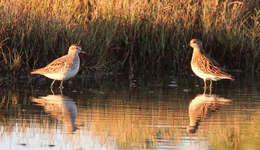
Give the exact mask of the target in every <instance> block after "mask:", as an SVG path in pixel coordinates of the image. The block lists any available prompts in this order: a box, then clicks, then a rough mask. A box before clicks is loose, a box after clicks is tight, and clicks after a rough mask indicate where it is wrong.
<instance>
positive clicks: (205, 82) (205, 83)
mask: <svg viewBox="0 0 260 150" xmlns="http://www.w3.org/2000/svg"><path fill="white" fill-rule="evenodd" d="M206 91H207V80H206V79H205V80H204V94H205V92H206Z"/></svg>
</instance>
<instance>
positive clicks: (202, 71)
mask: <svg viewBox="0 0 260 150" xmlns="http://www.w3.org/2000/svg"><path fill="white" fill-rule="evenodd" d="M190 46H191V47H192V48H193V54H192V59H191V69H192V71H193V72H194V73H195V74H196V75H197V76H198V77H200V78H201V79H203V80H204V92H205V90H206V88H207V80H210V91H211V88H212V80H213V81H217V80H221V79H230V80H234V78H233V77H232V76H231V75H230V74H228V73H226V72H225V71H224V70H223V69H221V68H220V67H218V66H219V65H218V63H217V62H216V61H215V60H214V59H212V58H210V57H209V56H207V55H206V54H205V52H204V50H203V47H202V42H201V41H200V40H198V39H192V40H191V41H190Z"/></svg>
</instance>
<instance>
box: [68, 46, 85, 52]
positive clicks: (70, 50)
mask: <svg viewBox="0 0 260 150" xmlns="http://www.w3.org/2000/svg"><path fill="white" fill-rule="evenodd" d="M69 53H83V54H85V53H86V52H85V51H82V48H81V46H79V45H77V44H72V45H71V46H70V48H69Z"/></svg>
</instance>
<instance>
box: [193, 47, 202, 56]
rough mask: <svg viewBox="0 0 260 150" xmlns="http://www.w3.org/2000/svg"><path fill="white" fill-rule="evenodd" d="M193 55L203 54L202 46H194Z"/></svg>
mask: <svg viewBox="0 0 260 150" xmlns="http://www.w3.org/2000/svg"><path fill="white" fill-rule="evenodd" d="M192 55H193V56H195V55H201V48H200V47H194V48H193V54H192Z"/></svg>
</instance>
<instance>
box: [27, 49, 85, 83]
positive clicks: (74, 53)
mask: <svg viewBox="0 0 260 150" xmlns="http://www.w3.org/2000/svg"><path fill="white" fill-rule="evenodd" d="M79 53H85V51H81V47H80V46H79V45H76V44H73V45H71V46H70V47H69V51H68V54H67V55H64V56H62V57H60V58H58V59H55V60H54V61H52V62H51V63H50V64H48V65H47V66H46V67H43V68H40V69H36V70H34V71H32V72H31V74H41V75H44V76H46V77H48V78H50V79H53V82H52V83H51V86H50V87H51V88H52V87H53V84H54V82H55V81H56V80H61V83H60V88H63V86H62V85H63V81H64V80H68V79H70V78H72V77H74V76H75V75H76V74H77V73H78V71H79V66H80V58H79V55H78V54H79Z"/></svg>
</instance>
